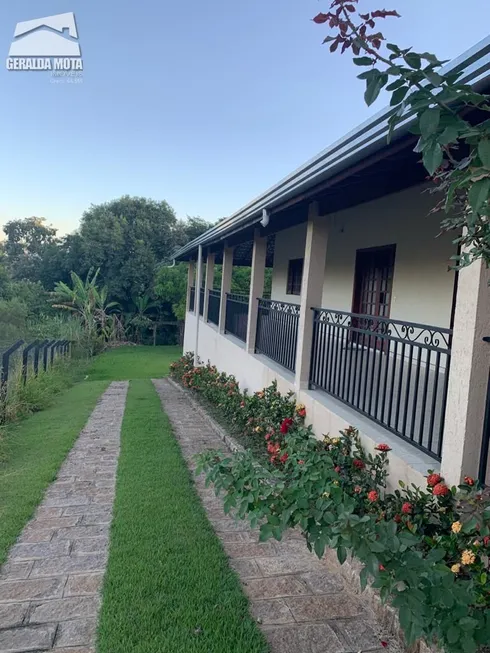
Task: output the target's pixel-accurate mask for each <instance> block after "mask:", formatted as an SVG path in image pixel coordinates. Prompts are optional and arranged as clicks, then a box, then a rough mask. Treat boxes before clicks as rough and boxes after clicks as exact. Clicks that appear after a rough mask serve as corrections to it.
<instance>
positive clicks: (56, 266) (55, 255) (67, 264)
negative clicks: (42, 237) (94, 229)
mask: <svg viewBox="0 0 490 653" xmlns="http://www.w3.org/2000/svg"><path fill="white" fill-rule="evenodd" d="M89 269H90V268H89V267H88V266H87V263H86V261H85V257H84V254H83V243H82V238H81V236H80V234H78V233H74V234H69V235H68V236H65V237H63V238H60V239H59V240H58V241H56V242H54V243H51V244H49V245H47V246H46V248H45V250H44V254H43V258H42V261H41V264H40V268H39V280H40V281H41V283H42V284H43V286H44V287H45V288H46V289H47V290H53V289H54V287H55V285H56V284H57V283H58V281H64V282H65V283H70V273H71V272H72V271H74V272H76V273H77V274H79V275H86V274H87V272H88V270H89Z"/></svg>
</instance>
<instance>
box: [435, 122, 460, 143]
mask: <svg viewBox="0 0 490 653" xmlns="http://www.w3.org/2000/svg"><path fill="white" fill-rule="evenodd" d="M458 137H459V130H458V128H457V127H454V126H451V125H450V126H448V127H446V129H445V130H444V131H443V132H442V134H441V135H440V136H438V138H437V142H438V143H440V144H441V145H449V144H450V143H456V141H457V140H458Z"/></svg>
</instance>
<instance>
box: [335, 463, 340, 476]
mask: <svg viewBox="0 0 490 653" xmlns="http://www.w3.org/2000/svg"><path fill="white" fill-rule="evenodd" d="M334 472H337V474H338V473H339V472H340V467H339V466H338V465H337V467H335V468H334Z"/></svg>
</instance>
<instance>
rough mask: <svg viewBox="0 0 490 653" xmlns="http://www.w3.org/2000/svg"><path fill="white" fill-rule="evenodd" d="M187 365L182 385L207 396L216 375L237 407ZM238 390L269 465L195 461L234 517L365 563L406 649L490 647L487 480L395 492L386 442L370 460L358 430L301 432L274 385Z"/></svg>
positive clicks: (299, 417) (247, 456)
mask: <svg viewBox="0 0 490 653" xmlns="http://www.w3.org/2000/svg"><path fill="white" fill-rule="evenodd" d="M183 365H184V363H182V362H180V363H178V364H177V365H176V366H175V367H174V368H173V369H172V374H173V376H174V377H176V378H177V379H179V378H180V379H181V382H182V383H184V385H187V387H191V388H194V389H196V388H199V389H202V392H203V393H207V392H208V390H206V389H204V385H203V383H202V380H203V377H206V375H208V374H209V375H211V377H210V378H214V377H215V376H216V377H217V378H218V379H219V385H220V386H222V389H221V390H220V395H219V396H220V397H221V403H222V404H223V405H222V409H223V410H224V411H227V410H230V408H229V406H228V404H226V401H225V400H224V397H228V396H229V398H230V401H231V399H232V397H231V395H228V393H229V391H230V387H229V384H230V380H229V379H230V377H226V376H225V377H224V376H223V375H220V374H219V373H218V372H217V371H214V368H212V367H211V366H207V367H205V368H198V369H199V370H200V371H196V370H194V369H193V363H191V364H190V368H191V369H190V370H188V371H184V370H183ZM189 372H190V375H189ZM186 375H188V376H186ZM182 377H185V382H184V380H183V378H182ZM232 383H236V382H235V381H234V380H233V381H232ZM214 387H215V388H216V387H217V386H214ZM232 390H233V393H234V394H237V395H238V396H237V398H236V402H237V403H236V406H238V408H239V407H240V406H241V405H242V403H243V404H244V406H245V408H242V410H246V411H248V409H249V408H250V416H249V414H248V412H247V413H246V416H245V425H246V427H245V428H246V429H247V433H249V437H250V440H253V441H254V442H256V443H257V442H258V443H261V447H262V448H263V449H265V451H266V452H267V458H264V464H263V465H257V460H256V457H255V456H254V455H253V454H252V452H251V451H245V452H241V453H235V454H233V455H230V454H226V455H225V454H223V453H221V452H217V451H207V452H205V453H203V454H201V455H200V456H199V457H198V463H199V466H198V471H204V472H205V473H206V476H207V481H208V482H210V483H213V484H214V486H215V488H216V490H217V491H221V492H224V494H225V501H224V506H225V510H226V511H227V512H230V511H232V512H234V513H235V514H236V515H237V516H238V517H239V518H241V519H244V518H248V519H249V520H250V522H251V524H252V526H256V525H258V526H260V539H261V540H267V539H268V538H270V537H275V538H276V539H278V540H279V539H281V537H282V534H283V532H284V531H285V530H287V529H288V528H295V527H299V528H300V529H301V530H302V532H303V534H304V536H305V540H306V545H307V546H308V548H309V549H310V550H314V551H315V553H316V554H317V556H319V557H322V556H323V554H324V552H325V549H326V548H327V547H330V548H334V549H336V550H337V556H338V559H339V561H340V562H341V563H343V562H344V561H345V560H346V558H347V555H348V553H352V554H354V555H355V556H357V558H359V559H360V560H361V562H362V563H363V564H364V567H363V570H362V572H361V586H362V587H363V588H364V587H365V586H366V585H367V583H368V581H370V582H371V584H372V586H373V587H375V588H377V589H378V590H379V592H380V595H381V598H382V600H383V601H387V600H389V601H390V603H391V604H392V605H393V606H394V607H395V608H397V610H398V613H399V619H400V624H401V626H402V628H403V630H404V632H405V635H406V639H407V641H408V642H409V643H412V642H413V641H415V640H416V639H417V638H421V637H422V638H424V639H425V640H426V641H427V642H429V643H430V642H433V641H437V642H438V644H439V645H440V646H442V647H443V648H444V650H445V651H446V653H474V652H475V651H477V650H478V647H479V646H483V645H485V644H487V645H488V643H489V642H490V585H489V583H488V578H489V556H490V505H489V501H488V497H486V496H484V495H483V494H482V491H481V489H480V488H479V486H478V482H476V481H474V480H473V479H472V478H470V477H465V479H464V483H463V484H462V485H460V486H459V487H457V488H456V487H452V488H450V487H448V486H447V485H446V483H445V482H444V479H443V478H442V477H441V476H440V475H439V474H437V473H434V472H431V471H429V474H428V476H427V479H426V480H427V486H426V487H425V488H417V487H416V486H411V487H405V486H404V484H403V483H400V489H398V490H396V491H395V492H393V493H389V492H387V491H386V480H387V477H388V469H387V468H388V460H389V451H390V447H389V446H388V445H384V444H380V445H378V446H377V447H376V449H377V451H376V452H375V454H374V455H371V454H367V453H366V451H365V450H364V449H363V447H362V445H361V442H360V439H359V436H358V432H357V430H356V429H354V428H352V427H351V428H349V429H346V430H345V431H343V432H341V433H340V434H339V436H338V437H333V438H332V437H329V436H324V438H323V440H318V439H316V438H314V437H312V436H313V432H312V430H311V427H307V426H305V424H304V417H305V416H306V409H305V407H304V406H301V405H298V406H296V405H295V404H294V402H293V400H292V397H291V396H289V397H286V398H284V397H282V398H281V397H280V396H277V395H278V394H279V393H278V392H277V388H276V387H275V386H272V387H271V388H268V389H266V390H264V391H263V393H259V394H258V395H254V396H251V397H248V396H247V395H246V394H243V393H241V392H240V390H239V388H238V386H237V385H235V386H234V387H233V388H232ZM209 392H212V391H211V390H209ZM266 397H270V398H271V406H272V405H274V407H275V408H274V409H271V413H270V415H271V416H270V417H269V418H268V417H267V414H266V408H265V407H264V406H262V405H260V408H257V401H259V400H264V399H265V398H266ZM267 401H268V400H267ZM252 407H253V408H252ZM238 408H237V410H238ZM273 410H275V412H273ZM281 411H284V412H281ZM272 415H273V417H272ZM250 417H252V419H253V420H254V421H253V423H252V424H253V425H255V426H254V428H251V426H250V425H249V424H248V420H249V419H250ZM239 419H241V418H239ZM255 420H258V421H257V422H256V421H255ZM257 426H259V427H260V429H261V430H260V431H256V430H255V429H256V428H257ZM262 429H263V430H262Z"/></svg>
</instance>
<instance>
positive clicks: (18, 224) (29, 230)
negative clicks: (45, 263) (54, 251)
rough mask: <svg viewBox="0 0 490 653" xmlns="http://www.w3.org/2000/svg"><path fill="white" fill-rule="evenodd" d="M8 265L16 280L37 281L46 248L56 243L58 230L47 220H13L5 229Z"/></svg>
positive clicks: (5, 249)
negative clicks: (47, 222) (48, 223)
mask: <svg viewBox="0 0 490 653" xmlns="http://www.w3.org/2000/svg"><path fill="white" fill-rule="evenodd" d="M3 231H4V233H5V235H6V237H7V238H6V240H5V242H4V245H3V249H4V252H5V254H6V257H7V265H8V268H9V270H10V273H11V275H12V277H13V278H14V279H29V280H31V281H37V280H38V279H39V271H40V268H41V265H42V259H43V256H44V254H45V252H46V248H47V247H49V246H50V245H51V244H53V243H55V242H56V229H54V228H53V227H50V226H48V225H47V224H46V220H45V218H37V217H31V218H24V219H22V220H11V221H10V222H7V224H6V225H5V226H4V227H3Z"/></svg>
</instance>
